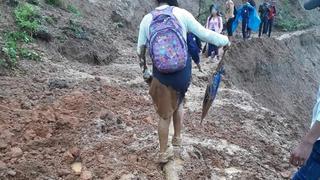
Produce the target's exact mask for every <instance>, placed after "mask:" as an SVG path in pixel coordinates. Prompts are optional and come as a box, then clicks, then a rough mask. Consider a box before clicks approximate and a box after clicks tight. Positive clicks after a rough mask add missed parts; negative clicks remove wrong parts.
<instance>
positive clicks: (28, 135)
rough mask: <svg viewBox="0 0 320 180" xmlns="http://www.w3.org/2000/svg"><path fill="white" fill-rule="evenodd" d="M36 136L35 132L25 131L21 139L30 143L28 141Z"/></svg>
mask: <svg viewBox="0 0 320 180" xmlns="http://www.w3.org/2000/svg"><path fill="white" fill-rule="evenodd" d="M36 136H37V134H36V132H35V131H34V130H32V129H30V130H27V131H26V132H25V133H24V135H23V137H24V138H25V139H26V140H27V141H30V140H33V139H34V138H35V137H36Z"/></svg>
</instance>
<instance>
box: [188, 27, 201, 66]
mask: <svg viewBox="0 0 320 180" xmlns="http://www.w3.org/2000/svg"><path fill="white" fill-rule="evenodd" d="M187 44H188V53H189V55H190V57H191V58H192V60H193V62H194V63H195V64H196V65H197V67H198V69H199V71H200V72H202V69H201V66H200V55H199V54H200V51H201V48H202V45H201V40H200V39H199V38H198V37H197V36H196V35H194V34H193V33H188V35H187Z"/></svg>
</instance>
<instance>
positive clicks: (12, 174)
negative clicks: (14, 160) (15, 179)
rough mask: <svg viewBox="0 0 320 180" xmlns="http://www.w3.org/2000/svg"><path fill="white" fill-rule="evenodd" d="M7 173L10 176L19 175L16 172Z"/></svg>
mask: <svg viewBox="0 0 320 180" xmlns="http://www.w3.org/2000/svg"><path fill="white" fill-rule="evenodd" d="M7 173H8V175H10V176H15V175H16V174H17V173H16V172H15V171H14V170H9V171H8V172H7Z"/></svg>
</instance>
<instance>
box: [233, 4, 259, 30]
mask: <svg viewBox="0 0 320 180" xmlns="http://www.w3.org/2000/svg"><path fill="white" fill-rule="evenodd" d="M244 6H248V7H249V24H248V27H249V28H250V29H251V30H252V31H254V32H258V31H259V26H260V23H261V19H260V17H259V14H258V12H257V10H256V9H255V8H254V7H253V6H251V5H250V4H245V5H243V6H241V7H240V8H239V9H238V10H237V15H236V19H235V20H234V21H233V24H232V32H235V31H236V30H237V27H238V25H239V22H240V21H242V11H243V7H244Z"/></svg>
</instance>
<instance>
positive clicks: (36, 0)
mask: <svg viewBox="0 0 320 180" xmlns="http://www.w3.org/2000/svg"><path fill="white" fill-rule="evenodd" d="M27 2H28V3H30V4H33V5H36V6H38V5H39V1H38V0H27Z"/></svg>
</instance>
